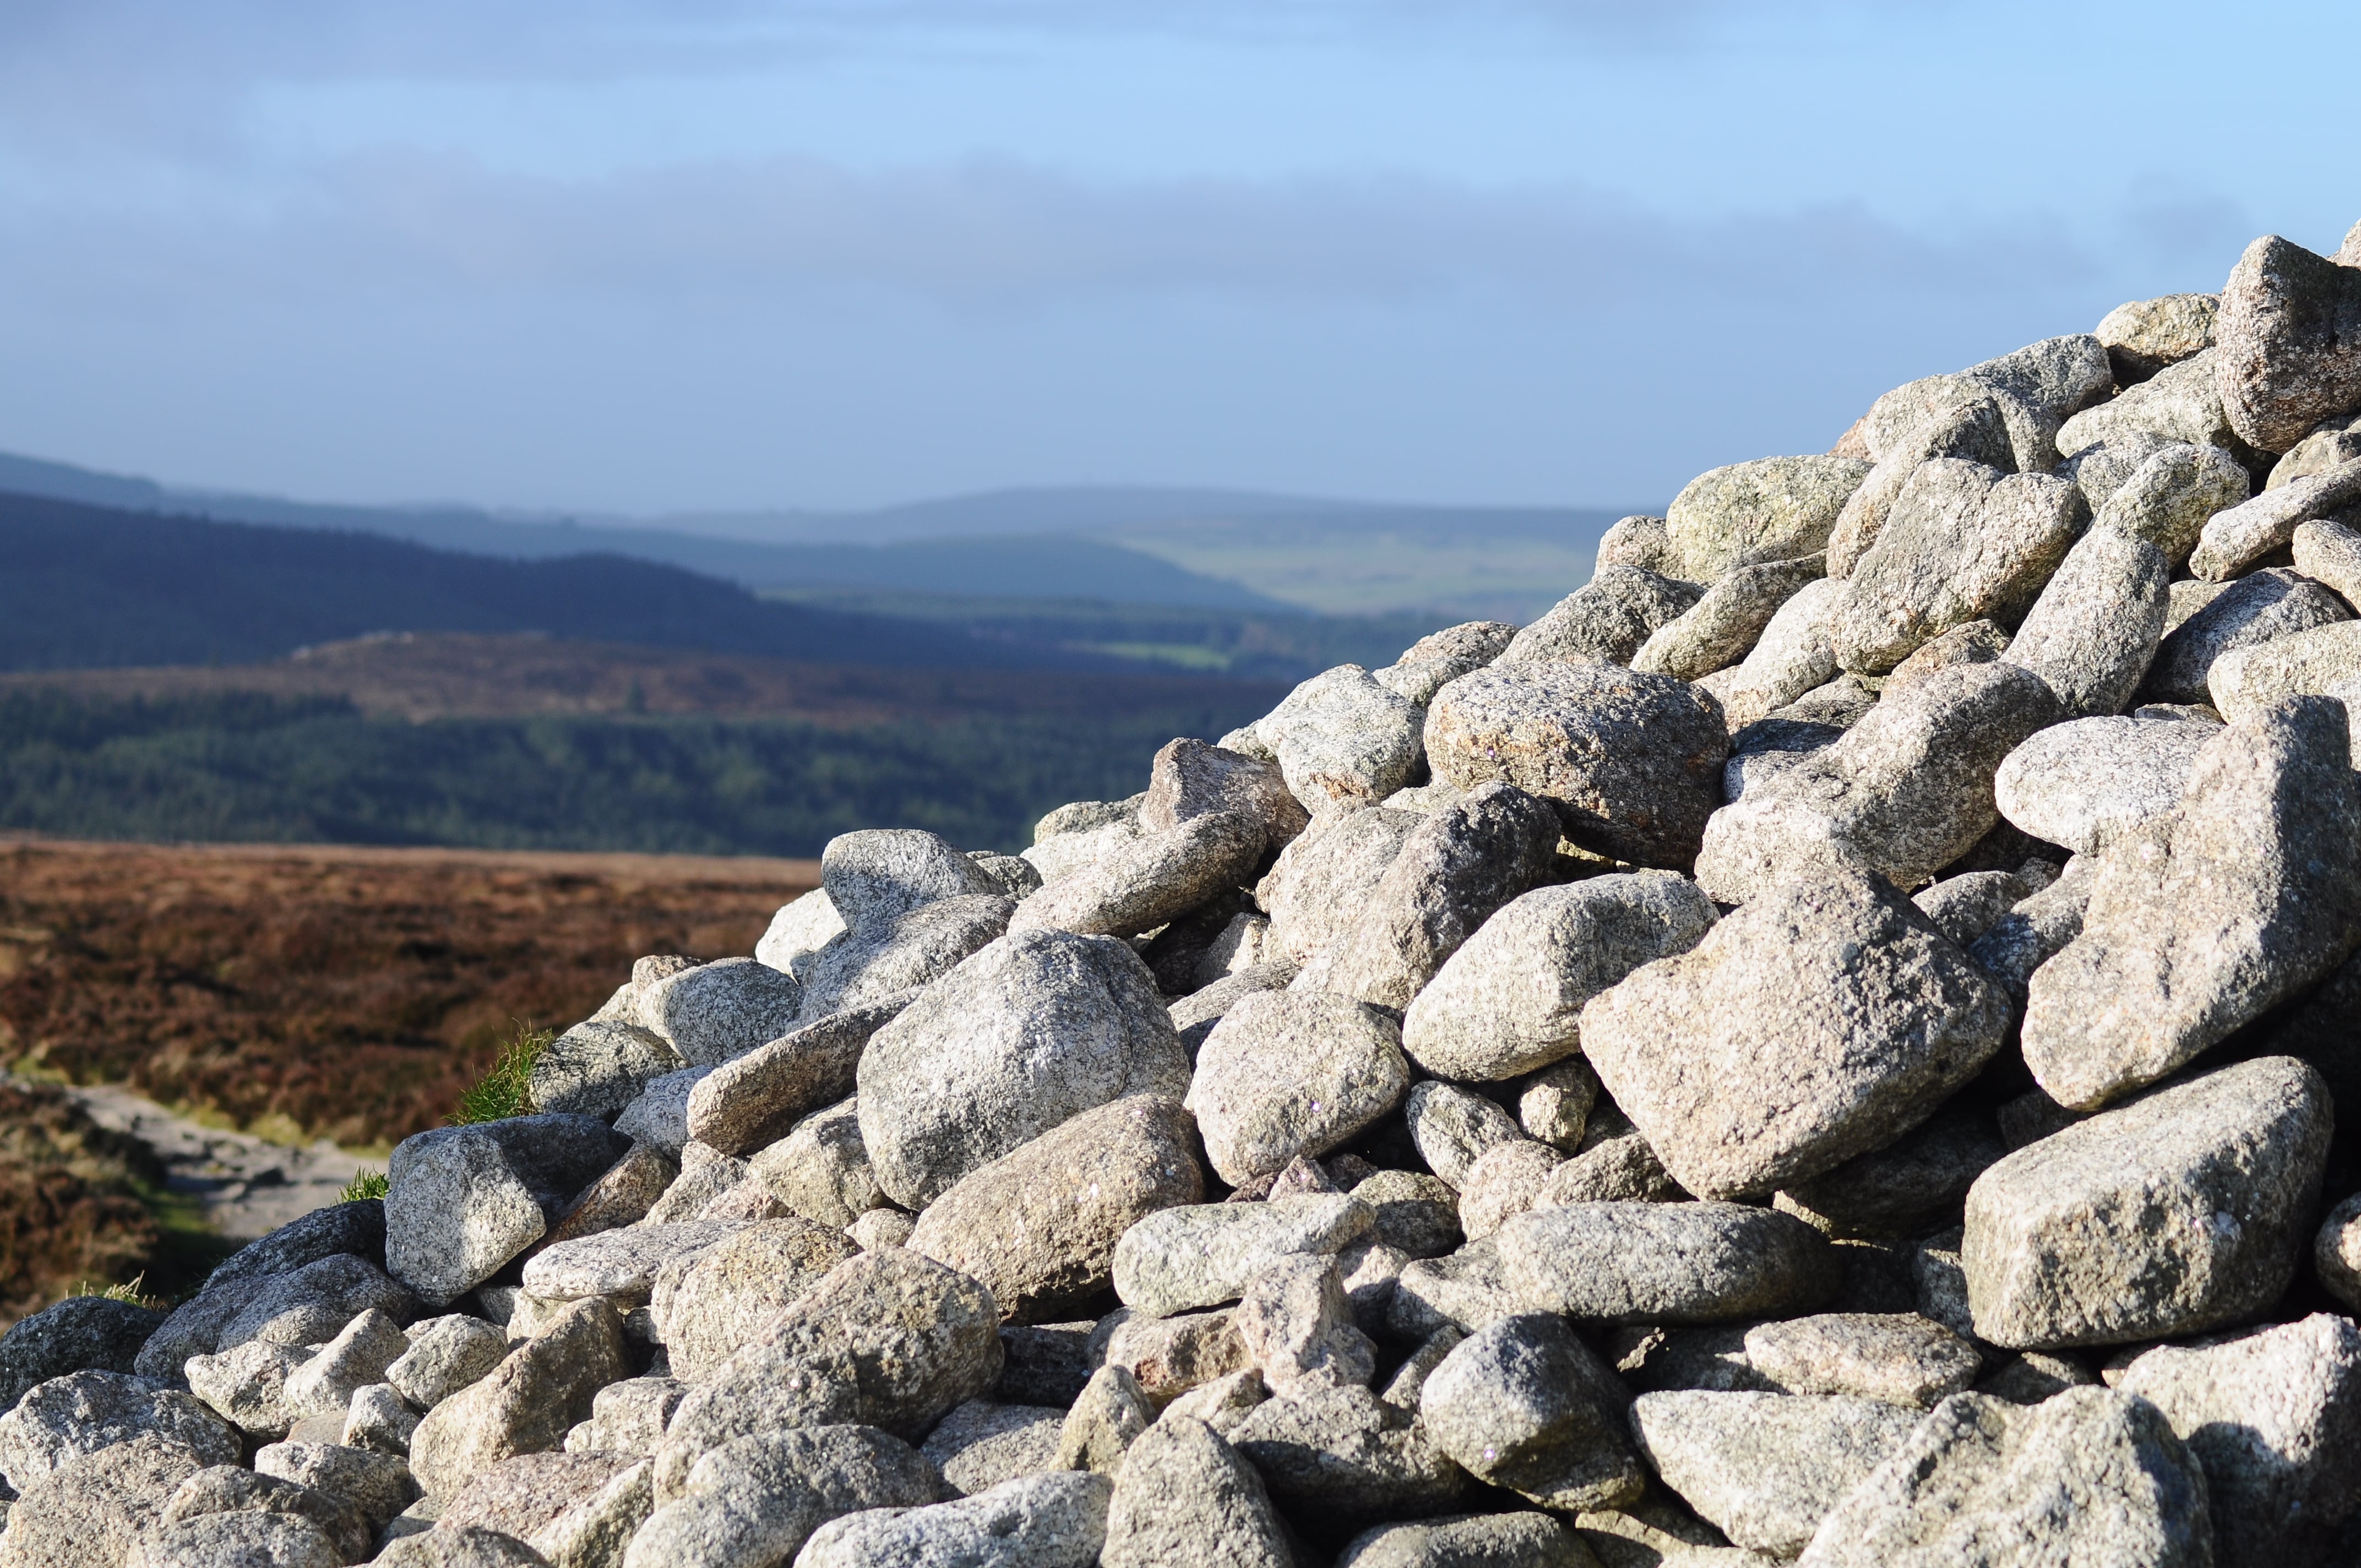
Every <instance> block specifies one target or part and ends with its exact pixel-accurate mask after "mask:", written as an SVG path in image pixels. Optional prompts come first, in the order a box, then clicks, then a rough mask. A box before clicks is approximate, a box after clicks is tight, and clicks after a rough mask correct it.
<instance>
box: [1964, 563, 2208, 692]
mask: <svg viewBox="0 0 2361 1568" xmlns="http://www.w3.org/2000/svg"><path fill="white" fill-rule="evenodd" d="M2170 576H2171V568H2170V567H2169V566H2168V565H2166V562H2165V555H2164V552H2163V551H2161V550H2159V549H2158V548H2157V547H2156V546H2155V545H2154V544H2151V543H2148V542H2147V540H2145V539H2135V538H2133V537H2131V536H2130V535H2128V534H2125V533H2121V532H2116V531H2115V530H2114V529H2113V528H2103V527H2094V528H2092V530H2091V531H2090V532H2087V533H2085V534H2084V535H2083V536H2082V537H2081V540H2080V541H2079V542H2077V543H2076V544H2075V545H2074V547H2073V548H2072V549H2070V550H2069V551H2067V552H2066V559H2065V561H2064V562H2063V563H2062V564H2061V565H2059V568H2058V571H2057V574H2056V575H2055V576H2052V577H2051V578H2050V579H2049V582H2048V586H2046V587H2043V589H2042V590H2041V597H2040V598H2037V599H2035V600H2034V601H2033V609H2031V610H2029V611H2027V612H2026V617H2025V622H2024V624H2023V625H2022V626H2020V627H2019V628H2018V629H2017V633H2016V636H2015V639H2014V640H2013V641H2011V642H2010V643H2009V646H2008V652H2006V653H2004V654H2003V655H2002V658H2003V659H2004V660H2005V661H2006V662H2007V663H2012V664H2016V665H2020V666H2022V667H2024V668H2025V669H2027V670H2030V671H2032V672H2033V673H2034V674H2037V675H2039V676H2040V677H2041V678H2042V680H2043V681H2045V682H2047V683H2048V686H2049V689H2050V690H2051V691H2053V692H2055V693H2057V694H2058V702H2059V710H2060V711H2061V712H2062V713H2064V714H2065V715H2067V716H2068V717H2070V718H2087V717H2090V716H2092V715H2095V714H2103V713H2121V712H2122V711H2123V710H2124V708H2125V706H2126V705H2127V704H2129V703H2130V701H2131V697H2132V693H2133V692H2134V691H2136V689H2138V686H2139V684H2140V680H2141V677H2143V676H2145V675H2146V674H2147V667H2148V663H2149V662H2150V661H2151V660H2153V659H2154V658H2155V657H2156V650H2157V644H2158V641H2160V640H2161V639H2162V637H2163V636H2164V616H2165V611H2166V609H2168V608H2169V603H2170V598H2171V596H2170V595H2169V592H2168V591H2167V588H2166V584H2167V582H2168V580H2169V577H2170Z"/></svg>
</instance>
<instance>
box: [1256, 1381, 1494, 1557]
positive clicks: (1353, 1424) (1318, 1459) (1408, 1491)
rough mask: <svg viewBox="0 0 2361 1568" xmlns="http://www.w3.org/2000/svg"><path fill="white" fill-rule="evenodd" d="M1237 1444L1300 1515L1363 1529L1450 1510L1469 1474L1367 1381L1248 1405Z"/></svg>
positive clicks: (1281, 1500) (1281, 1499) (1317, 1521)
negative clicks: (1371, 1389) (1373, 1522)
mask: <svg viewBox="0 0 2361 1568" xmlns="http://www.w3.org/2000/svg"><path fill="white" fill-rule="evenodd" d="M1230 1442H1231V1445H1232V1446H1233V1447H1235V1449H1236V1450H1237V1451H1238V1452H1239V1453H1242V1454H1244V1455H1245V1456H1246V1459H1247V1460H1249V1461H1250V1462H1251V1463H1252V1464H1254V1467H1255V1468H1256V1469H1257V1470H1258V1471H1260V1472H1261V1473H1262V1477H1263V1481H1264V1483H1265V1485H1267V1486H1268V1487H1269V1488H1270V1493H1271V1496H1272V1497H1274V1498H1276V1499H1277V1500H1278V1501H1279V1503H1280V1504H1282V1505H1284V1506H1287V1507H1288V1508H1289V1509H1290V1513H1291V1514H1292V1515H1293V1516H1294V1517H1295V1518H1297V1519H1299V1520H1301V1521H1303V1522H1309V1523H1312V1524H1315V1525H1317V1524H1323V1523H1328V1522H1330V1521H1334V1522H1336V1523H1343V1524H1348V1525H1351V1526H1356V1527H1357V1526H1361V1525H1364V1524H1366V1523H1367V1521H1369V1520H1371V1519H1416V1518H1419V1517H1420V1516H1422V1515H1427V1514H1439V1513H1446V1512H1448V1511H1450V1509H1451V1508H1452V1506H1453V1505H1454V1504H1455V1503H1457V1502H1458V1501H1459V1500H1460V1498H1461V1497H1464V1496H1465V1495H1466V1490H1467V1473H1466V1471H1464V1470H1462V1469H1460V1467H1459V1466H1458V1465H1457V1464H1455V1463H1453V1462H1452V1460H1451V1458H1450V1457H1449V1456H1448V1455H1446V1454H1445V1453H1444V1452H1443V1451H1442V1450H1441V1449H1440V1448H1438V1447H1436V1446H1435V1443H1434V1440H1433V1434H1431V1433H1430V1432H1428V1431H1427V1430H1426V1427H1425V1424H1424V1423H1423V1422H1422V1421H1420V1420H1418V1419H1417V1418H1416V1417H1415V1416H1413V1415H1411V1413H1410V1412H1409V1411H1407V1410H1403V1409H1399V1408H1397V1407H1395V1406H1392V1405H1389V1404H1387V1403H1386V1402H1385V1401H1384V1400H1382V1399H1380V1398H1378V1397H1377V1396H1376V1395H1375V1394H1372V1393H1370V1392H1369V1391H1368V1390H1367V1388H1362V1387H1343V1388H1314V1389H1309V1390H1307V1391H1305V1392H1303V1393H1302V1394H1301V1395H1299V1396H1297V1397H1296V1398H1284V1399H1269V1400H1266V1401H1265V1402H1264V1403H1262V1404H1260V1405H1257V1406H1256V1407H1255V1408H1254V1409H1253V1410H1252V1411H1250V1412H1248V1414H1247V1416H1246V1420H1243V1421H1241V1422H1239V1423H1238V1426H1237V1429H1236V1431H1235V1432H1233V1433H1232V1434H1231V1438H1230Z"/></svg>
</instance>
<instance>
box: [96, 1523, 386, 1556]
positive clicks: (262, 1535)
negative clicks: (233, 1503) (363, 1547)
mask: <svg viewBox="0 0 2361 1568" xmlns="http://www.w3.org/2000/svg"><path fill="white" fill-rule="evenodd" d="M123 1561H124V1563H125V1565H126V1568H339V1564H341V1563H344V1562H345V1561H346V1559H345V1557H344V1555H343V1554H342V1553H341V1552H338V1551H337V1550H336V1545H335V1541H333V1540H331V1539H330V1538H329V1535H328V1533H327V1531H325V1530H322V1529H321V1528H320V1527H319V1526H318V1525H316V1524H313V1522H312V1521H311V1520H310V1519H302V1518H298V1517H296V1516H294V1515H291V1514H280V1513H218V1514H205V1515H202V1516H200V1517H198V1518H196V1519H177V1520H160V1521H159V1522H158V1523H156V1524H154V1525H151V1526H149V1527H148V1529H147V1530H145V1531H143V1532H142V1533H141V1534H140V1537H139V1540H138V1543H137V1545H135V1546H133V1547H132V1549H131V1552H130V1555H128V1556H127V1557H126V1558H125V1559H124V1560H123Z"/></svg>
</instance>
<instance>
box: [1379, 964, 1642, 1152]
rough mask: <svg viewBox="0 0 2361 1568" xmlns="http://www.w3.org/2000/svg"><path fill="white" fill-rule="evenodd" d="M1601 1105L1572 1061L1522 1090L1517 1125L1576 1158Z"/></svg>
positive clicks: (1583, 1065)
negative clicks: (1592, 1116) (1595, 1109)
mask: <svg viewBox="0 0 2361 1568" xmlns="http://www.w3.org/2000/svg"><path fill="white" fill-rule="evenodd" d="M1656 956H1657V957H1664V956H1665V955H1663V954H1658V955H1656ZM1617 978H1618V979H1620V978H1621V977H1620V976H1618V977H1617ZM1404 1028H1405V1029H1407V1028H1408V1024H1407V1021H1405V1024H1404ZM1597 1104H1598V1073H1597V1072H1596V1071H1594V1070H1593V1069H1592V1068H1591V1065H1590V1064H1589V1063H1588V1062H1587V1061H1584V1060H1583V1059H1582V1058H1580V1057H1569V1058H1566V1059H1565V1060H1564V1061H1561V1062H1556V1063H1554V1064H1553V1065H1551V1066H1549V1067H1545V1068H1543V1069H1541V1070H1540V1071H1539V1072H1537V1073H1534V1074H1533V1075H1532V1077H1531V1078H1528V1079H1527V1080H1525V1081H1524V1082H1523V1084H1521V1086H1520V1087H1519V1089H1518V1091H1517V1125H1518V1126H1520V1127H1522V1128H1523V1129H1524V1130H1525V1136H1527V1137H1529V1138H1535V1139H1538V1140H1540V1141H1541V1142H1543V1143H1545V1144H1548V1145H1550V1146H1553V1147H1554V1148H1558V1149H1562V1150H1564V1151H1565V1153H1567V1154H1573V1153H1575V1152H1576V1150H1577V1149H1579V1148H1580V1147H1581V1146H1582V1138H1583V1134H1584V1132H1585V1130H1586V1129H1587V1127H1588V1126H1589V1124H1590V1113H1591V1109H1592V1108H1593V1107H1594V1106H1596V1105H1597Z"/></svg>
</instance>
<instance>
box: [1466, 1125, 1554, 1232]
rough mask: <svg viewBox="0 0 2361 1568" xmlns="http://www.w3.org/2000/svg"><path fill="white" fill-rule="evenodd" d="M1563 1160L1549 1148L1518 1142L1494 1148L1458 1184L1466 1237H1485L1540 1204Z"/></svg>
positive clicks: (1471, 1167)
mask: <svg viewBox="0 0 2361 1568" xmlns="http://www.w3.org/2000/svg"><path fill="white" fill-rule="evenodd" d="M1563 1164H1565V1155H1564V1154H1562V1153H1560V1152H1559V1151H1558V1150H1557V1149H1556V1148H1555V1147H1554V1146H1552V1145H1549V1144H1544V1143H1538V1142H1534V1141H1532V1140H1530V1139H1524V1138H1518V1139H1512V1140H1510V1141H1507V1142H1503V1143H1499V1144H1496V1145H1494V1146H1492V1147H1491V1148H1489V1149H1487V1150H1486V1151H1485V1152H1484V1154H1483V1156H1482V1157H1480V1158H1478V1159H1477V1161H1476V1162H1475V1164H1473V1165H1472V1166H1470V1167H1469V1168H1467V1172H1466V1176H1465V1177H1464V1178H1463V1179H1462V1180H1461V1186H1460V1193H1459V1223H1460V1227H1461V1229H1462V1230H1464V1231H1465V1232H1466V1234H1468V1235H1470V1236H1488V1235H1490V1234H1492V1233H1493V1232H1495V1231H1497V1230H1499V1228H1500V1226H1501V1225H1502V1224H1503V1223H1505V1222H1506V1221H1507V1220H1508V1218H1509V1216H1510V1215H1511V1214H1521V1213H1523V1212H1525V1211H1526V1210H1528V1209H1531V1208H1533V1207H1534V1206H1535V1205H1537V1204H1539V1203H1540V1202H1541V1201H1542V1193H1543V1190H1545V1189H1546V1188H1547V1186H1548V1184H1549V1179H1550V1176H1551V1175H1552V1173H1554V1171H1555V1170H1556V1169H1557V1168H1558V1167H1559V1166H1561V1165H1563Z"/></svg>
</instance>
